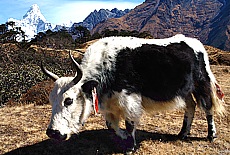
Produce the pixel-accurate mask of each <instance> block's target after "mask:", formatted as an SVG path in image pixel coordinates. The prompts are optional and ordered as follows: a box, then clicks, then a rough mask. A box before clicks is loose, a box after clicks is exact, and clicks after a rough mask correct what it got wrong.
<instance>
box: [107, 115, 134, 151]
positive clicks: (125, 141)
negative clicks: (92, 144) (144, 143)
mask: <svg viewBox="0 0 230 155" xmlns="http://www.w3.org/2000/svg"><path fill="white" fill-rule="evenodd" d="M105 116H106V117H105V118H106V125H107V127H108V129H109V131H111V132H112V133H114V134H115V135H116V136H115V137H113V141H114V142H115V143H116V145H117V146H118V147H119V149H122V151H125V152H130V151H134V147H135V145H136V143H135V137H134V134H135V126H134V122H132V121H125V125H126V130H122V129H120V127H119V117H116V115H114V114H111V113H107V114H106V115H105Z"/></svg>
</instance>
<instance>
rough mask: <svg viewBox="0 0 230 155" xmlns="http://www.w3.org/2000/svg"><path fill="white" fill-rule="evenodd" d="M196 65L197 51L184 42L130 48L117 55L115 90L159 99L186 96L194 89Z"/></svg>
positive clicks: (165, 99) (164, 99) (113, 87)
mask: <svg viewBox="0 0 230 155" xmlns="http://www.w3.org/2000/svg"><path fill="white" fill-rule="evenodd" d="M196 66H197V59H196V56H195V53H194V51H193V49H191V48H190V47H189V46H188V45H187V44H186V43H184V42H181V43H173V44H170V45H168V46H158V45H150V44H144V45H142V46H141V47H138V48H136V49H129V48H126V49H123V50H121V51H120V52H119V53H118V55H117V59H116V69H115V72H114V77H115V81H114V83H113V84H112V89H113V91H119V92H120V91H121V90H122V89H126V90H127V91H128V93H141V94H142V95H143V96H145V97H149V98H151V99H153V100H155V101H167V100H171V99H173V98H174V97H175V96H181V97H183V98H185V97H186V96H187V94H188V93H190V92H192V91H193V89H194V79H193V74H194V73H195V72H196V71H195V68H196ZM197 68H198V67H197Z"/></svg>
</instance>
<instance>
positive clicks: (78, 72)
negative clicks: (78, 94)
mask: <svg viewBox="0 0 230 155" xmlns="http://www.w3.org/2000/svg"><path fill="white" fill-rule="evenodd" d="M69 56H70V58H71V60H72V62H73V64H74V67H75V68H76V70H77V75H76V77H75V78H74V79H73V82H74V83H75V84H77V83H78V82H79V81H80V80H81V78H82V70H81V66H80V65H79V64H78V63H77V62H76V61H75V60H74V58H73V56H72V55H71V52H70V51H69Z"/></svg>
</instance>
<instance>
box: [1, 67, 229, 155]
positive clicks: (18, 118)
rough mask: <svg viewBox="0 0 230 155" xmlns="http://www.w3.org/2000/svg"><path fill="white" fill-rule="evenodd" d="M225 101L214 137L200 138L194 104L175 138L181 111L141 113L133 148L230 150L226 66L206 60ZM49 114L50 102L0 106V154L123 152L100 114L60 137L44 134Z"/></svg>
mask: <svg viewBox="0 0 230 155" xmlns="http://www.w3.org/2000/svg"><path fill="white" fill-rule="evenodd" d="M212 71H213V72H214V74H215V76H216V78H217V79H218V81H219V83H220V85H221V86H222V89H223V91H224V92H225V101H226V104H227V107H226V109H227V112H228V113H227V114H226V116H224V117H220V116H216V117H215V122H216V127H217V133H218V138H217V139H215V141H214V142H212V143H210V142H209V141H207V140H206V136H207V123H206V120H205V114H204V112H202V111H201V110H199V109H197V111H196V114H195V118H194V122H193V125H192V130H191V136H190V137H189V138H188V139H187V140H184V141H182V140H178V139H177V137H176V135H177V134H178V132H179V131H180V128H181V125H182V120H183V111H176V112H165V113H156V114H154V115H152V116H148V115H144V116H143V117H142V119H141V123H140V125H139V126H138V129H137V132H136V139H137V144H138V149H137V151H136V152H135V153H133V154H135V155H143V154H156V155H157V154H159V155H162V154H220V155H222V154H230V128H229V123H230V115H229V112H230V109H229V105H230V66H212ZM50 116H51V106H50V105H42V106H38V105H35V104H27V105H21V106H19V105H18V106H12V107H9V106H8V107H7V106H6V107H4V108H1V109H0V118H1V121H0V154H12V155H17V154H18V155H52V154H56V155H59V154H60V155H62V154H63V155H66V154H68V155H73V154H74V155H97V154H98V155H99V154H123V152H122V151H121V150H119V149H118V146H119V145H120V144H116V143H115V142H114V141H113V140H112V137H111V135H110V134H109V133H108V131H107V129H106V126H105V121H104V119H103V116H101V115H100V114H99V115H98V116H95V115H93V114H92V115H91V116H90V118H89V119H88V121H87V122H86V123H85V126H84V127H83V128H82V131H81V132H80V134H79V135H73V136H72V138H71V139H69V140H68V141H65V142H57V141H54V140H50V139H49V138H48V137H47V136H46V134H45V131H46V128H47V125H48V123H49V119H50Z"/></svg>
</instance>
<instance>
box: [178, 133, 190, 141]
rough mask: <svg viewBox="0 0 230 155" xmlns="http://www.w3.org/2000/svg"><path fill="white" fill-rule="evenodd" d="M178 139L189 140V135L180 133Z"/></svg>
mask: <svg viewBox="0 0 230 155" xmlns="http://www.w3.org/2000/svg"><path fill="white" fill-rule="evenodd" d="M177 137H178V139H181V140H186V139H187V138H188V134H185V133H182V132H180V133H179V134H178V135H177Z"/></svg>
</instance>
